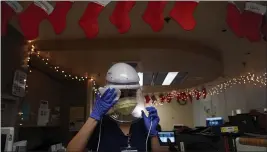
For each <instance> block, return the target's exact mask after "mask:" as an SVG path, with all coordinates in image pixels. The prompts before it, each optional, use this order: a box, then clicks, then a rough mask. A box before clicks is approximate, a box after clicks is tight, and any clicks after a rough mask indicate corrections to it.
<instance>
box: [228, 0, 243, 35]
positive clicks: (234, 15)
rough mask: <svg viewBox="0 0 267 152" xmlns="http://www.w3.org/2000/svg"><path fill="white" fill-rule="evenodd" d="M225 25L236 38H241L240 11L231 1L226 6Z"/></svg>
mask: <svg viewBox="0 0 267 152" xmlns="http://www.w3.org/2000/svg"><path fill="white" fill-rule="evenodd" d="M226 23H227V24H228V26H229V28H230V29H231V30H232V32H234V34H235V35H236V36H238V37H240V38H241V37H243V34H242V32H241V11H240V10H239V8H238V7H237V6H236V4H235V2H233V1H230V2H228V4H227V14H226Z"/></svg>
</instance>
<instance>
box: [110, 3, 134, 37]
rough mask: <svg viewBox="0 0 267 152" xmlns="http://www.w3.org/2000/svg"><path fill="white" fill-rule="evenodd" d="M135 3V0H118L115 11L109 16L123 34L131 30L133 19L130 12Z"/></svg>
mask: <svg viewBox="0 0 267 152" xmlns="http://www.w3.org/2000/svg"><path fill="white" fill-rule="evenodd" d="M134 5H135V1H117V2H116V6H115V8H114V10H113V13H112V14H111V16H110V17H109V20H110V22H111V23H112V24H113V25H114V26H115V27H116V28H117V29H118V31H119V33H121V34H123V33H126V32H128V31H129V30H130V28H131V21H130V17H129V13H130V11H131V10H132V8H133V7H134Z"/></svg>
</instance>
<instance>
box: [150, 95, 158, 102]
mask: <svg viewBox="0 0 267 152" xmlns="http://www.w3.org/2000/svg"><path fill="white" fill-rule="evenodd" d="M151 99H152V103H155V102H156V101H157V98H156V96H155V95H152V96H151Z"/></svg>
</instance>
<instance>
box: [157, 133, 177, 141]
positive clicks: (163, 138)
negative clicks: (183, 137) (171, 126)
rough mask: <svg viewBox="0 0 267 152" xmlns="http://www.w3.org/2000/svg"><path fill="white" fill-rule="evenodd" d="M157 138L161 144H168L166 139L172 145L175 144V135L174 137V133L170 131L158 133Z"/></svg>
mask: <svg viewBox="0 0 267 152" xmlns="http://www.w3.org/2000/svg"><path fill="white" fill-rule="evenodd" d="M158 136H159V139H160V142H161V143H168V139H169V140H170V141H171V142H172V143H175V135H174V132H172V131H164V132H159V133H158Z"/></svg>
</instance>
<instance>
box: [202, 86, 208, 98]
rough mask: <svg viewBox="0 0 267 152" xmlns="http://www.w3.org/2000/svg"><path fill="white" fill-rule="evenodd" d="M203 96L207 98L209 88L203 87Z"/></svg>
mask: <svg viewBox="0 0 267 152" xmlns="http://www.w3.org/2000/svg"><path fill="white" fill-rule="evenodd" d="M202 96H203V99H206V97H207V90H206V88H205V87H203V88H202Z"/></svg>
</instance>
